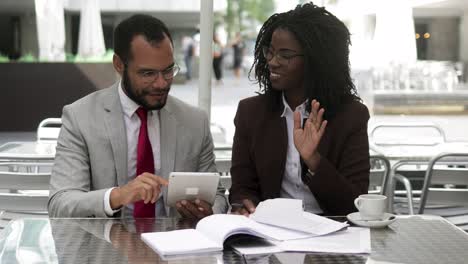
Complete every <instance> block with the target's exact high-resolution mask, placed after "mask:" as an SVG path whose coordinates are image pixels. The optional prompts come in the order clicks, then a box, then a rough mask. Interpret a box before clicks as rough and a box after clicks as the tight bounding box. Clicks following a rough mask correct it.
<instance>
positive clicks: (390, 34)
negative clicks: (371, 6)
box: [374, 0, 417, 66]
mask: <svg viewBox="0 0 468 264" xmlns="http://www.w3.org/2000/svg"><path fill="white" fill-rule="evenodd" d="M376 11H377V12H376V25H375V35H374V47H375V48H376V50H375V52H376V53H375V56H374V57H375V58H376V61H375V64H376V65H379V66H384V65H386V64H388V63H397V64H406V63H412V62H415V61H416V60H417V50H416V38H415V30H414V19H413V7H412V5H411V3H410V2H409V1H407V0H380V1H379V5H378V6H377V10H376Z"/></svg>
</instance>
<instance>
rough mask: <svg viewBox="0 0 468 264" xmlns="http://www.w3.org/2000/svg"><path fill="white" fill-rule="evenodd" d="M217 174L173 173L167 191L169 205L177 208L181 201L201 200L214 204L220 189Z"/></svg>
mask: <svg viewBox="0 0 468 264" xmlns="http://www.w3.org/2000/svg"><path fill="white" fill-rule="evenodd" d="M218 183H219V174H218V173H217V172H171V174H170V175H169V185H168V187H167V188H168V190H167V204H168V205H169V206H175V204H176V202H177V201H180V200H189V201H191V200H195V199H197V198H198V199H200V200H204V201H206V202H208V203H211V204H213V203H214V200H215V197H216V191H217V189H218Z"/></svg>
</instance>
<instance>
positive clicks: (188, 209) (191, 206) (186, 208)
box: [176, 199, 213, 219]
mask: <svg viewBox="0 0 468 264" xmlns="http://www.w3.org/2000/svg"><path fill="white" fill-rule="evenodd" d="M176 208H177V211H178V212H179V214H180V215H181V216H182V217H183V218H190V219H202V218H203V217H205V216H209V215H212V214H213V210H212V209H211V204H209V203H207V202H206V201H203V200H200V199H195V200H194V201H188V200H181V201H178V202H177V203H176Z"/></svg>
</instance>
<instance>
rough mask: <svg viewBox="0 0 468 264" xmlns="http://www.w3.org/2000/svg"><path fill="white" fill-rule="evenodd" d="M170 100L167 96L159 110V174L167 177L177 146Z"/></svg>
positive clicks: (172, 164) (174, 120) (168, 213)
mask: <svg viewBox="0 0 468 264" xmlns="http://www.w3.org/2000/svg"><path fill="white" fill-rule="evenodd" d="M171 105H172V100H171V97H170V96H169V97H168V99H167V103H166V105H165V106H164V107H163V108H162V109H161V110H160V111H159V114H160V121H161V122H160V126H159V128H160V129H161V172H160V174H161V175H160V176H162V177H164V178H166V179H168V178H169V174H170V173H171V172H173V171H174V169H175V166H174V165H175V159H176V147H177V120H176V118H175V116H174V114H173V112H172V107H171ZM163 190H164V191H163V198H164V204H167V203H166V199H167V188H164V189H163ZM165 209H166V214H167V215H171V213H170V211H171V208H170V207H168V206H166V208H165Z"/></svg>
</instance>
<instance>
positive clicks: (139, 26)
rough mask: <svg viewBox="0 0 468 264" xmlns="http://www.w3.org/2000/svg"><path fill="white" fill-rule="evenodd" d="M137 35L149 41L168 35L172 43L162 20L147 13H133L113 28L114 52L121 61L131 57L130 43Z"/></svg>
mask: <svg viewBox="0 0 468 264" xmlns="http://www.w3.org/2000/svg"><path fill="white" fill-rule="evenodd" d="M138 35H141V36H143V37H145V39H146V40H147V41H148V42H150V43H160V42H161V41H163V40H164V38H166V37H168V38H169V40H170V41H171V44H173V42H172V37H171V33H169V29H168V28H167V26H166V25H165V24H164V22H162V21H161V20H159V19H157V18H156V17H153V16H149V15H141V14H139V15H133V16H131V17H129V18H127V19H125V20H123V21H122V22H120V23H119V24H118V25H117V27H116V28H115V30H114V52H115V54H117V55H118V56H119V57H120V59H121V60H122V61H124V62H128V61H129V60H131V59H132V54H131V51H130V44H131V42H132V40H133V38H134V37H135V36H138Z"/></svg>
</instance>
